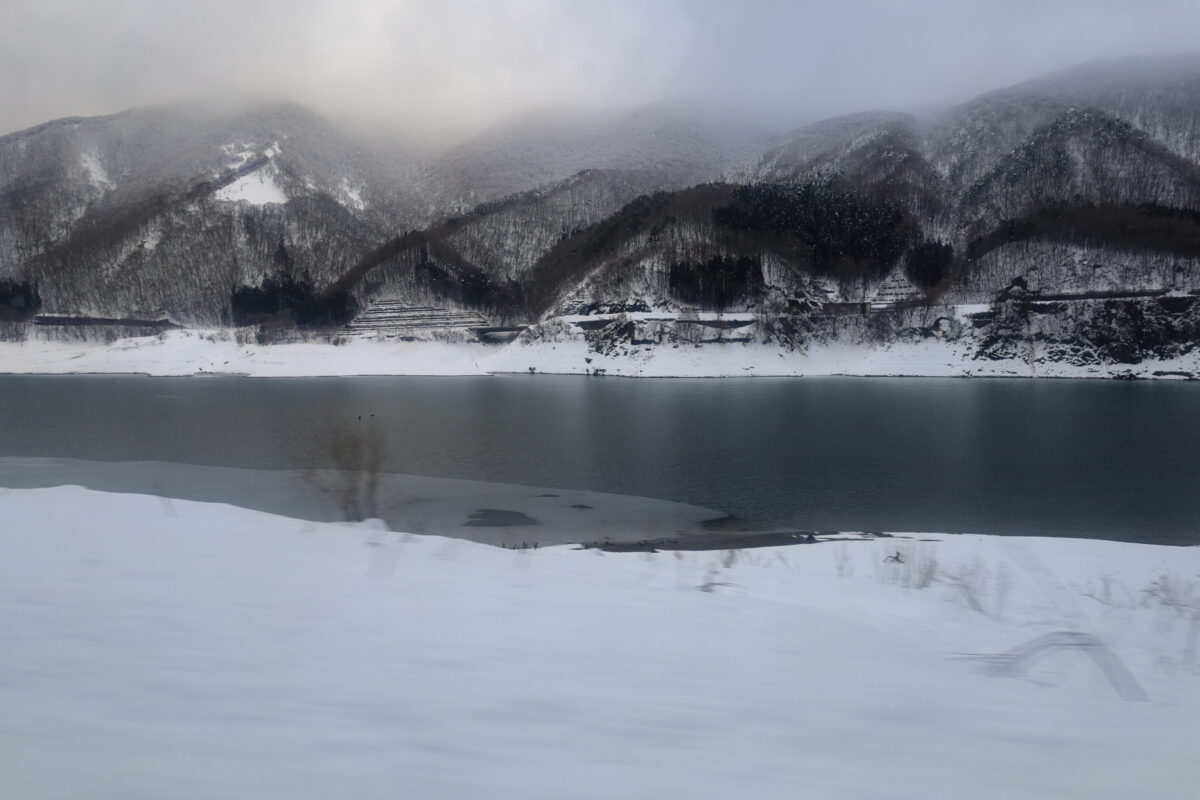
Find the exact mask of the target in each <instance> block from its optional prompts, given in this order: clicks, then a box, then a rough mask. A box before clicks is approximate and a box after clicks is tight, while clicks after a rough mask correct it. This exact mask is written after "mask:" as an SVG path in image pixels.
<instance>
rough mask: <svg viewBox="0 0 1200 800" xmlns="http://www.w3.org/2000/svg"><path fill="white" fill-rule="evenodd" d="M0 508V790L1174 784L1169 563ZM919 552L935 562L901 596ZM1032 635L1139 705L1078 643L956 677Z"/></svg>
mask: <svg viewBox="0 0 1200 800" xmlns="http://www.w3.org/2000/svg"><path fill="white" fill-rule="evenodd" d="M0 519H3V520H4V524H3V526H2V527H0V543H2V544H3V553H4V557H3V558H0V619H3V630H4V646H3V647H0V675H2V676H3V679H2V680H0V785H3V786H4V787H5V795H6V796H9V797H14V798H15V797H19V798H23V800H39V799H40V798H66V797H81V796H89V797H146V798H151V797H152V798H156V799H162V798H197V799H199V798H205V799H207V798H214V797H253V798H256V799H258V800H272V799H273V798H281V799H283V798H286V800H297V799H299V798H329V797H353V798H363V799H366V800H370V799H371V798H396V797H429V798H432V797H436V798H445V799H448V800H454V799H455V798H480V797H494V798H522V800H539V799H545V800H551V799H552V798H553V799H555V800H557V799H558V798H578V799H579V800H588V799H589V798H597V799H599V798H616V797H623V798H665V797H687V798H722V799H724V798H733V797H745V798H943V797H969V798H973V800H989V799H991V798H996V799H997V800H1000V799H1002V800H1011V799H1012V798H1088V800H1098V799H1101V798H1114V799H1115V798H1121V800H1125V799H1126V798H1130V797H1147V798H1150V797H1152V798H1156V799H1158V800H1172V799H1174V798H1180V800H1182V798H1192V797H1194V796H1195V791H1196V787H1197V785H1198V783H1200V766H1198V765H1197V761H1196V759H1195V755H1194V752H1193V750H1194V737H1195V733H1196V719H1197V713H1198V712H1200V672H1198V671H1197V668H1196V665H1195V664H1194V663H1193V662H1190V661H1189V660H1188V657H1187V656H1185V655H1184V654H1183V647H1184V642H1185V629H1186V622H1185V621H1182V620H1181V619H1178V618H1175V617H1174V616H1172V615H1171V614H1164V613H1163V612H1162V610H1161V609H1157V610H1156V609H1155V608H1153V607H1143V606H1142V605H1140V604H1139V602H1138V600H1139V598H1140V597H1142V596H1143V595H1142V594H1141V592H1142V590H1143V589H1144V588H1145V587H1147V586H1149V585H1150V584H1151V583H1152V582H1153V581H1155V580H1161V579H1162V576H1169V578H1170V579H1171V580H1176V581H1180V582H1182V583H1180V584H1179V585H1180V586H1182V585H1184V584H1188V585H1190V586H1192V587H1193V588H1194V587H1195V586H1196V576H1197V573H1198V572H1200V549H1197V548H1168V547H1161V546H1150V545H1134V544H1122V543H1113V542H1098V541H1084V540H1070V539H1038V538H1001V537H985V536H960V537H953V536H950V537H927V538H932V539H936V541H918V540H916V539H899V538H897V539H891V540H878V541H860V542H845V543H832V544H819V545H801V546H795V547H791V548H771V549H761V550H747V551H741V552H738V553H735V554H734V555H733V556H732V557H729V556H728V555H727V554H724V553H681V554H679V555H678V556H677V555H676V554H673V553H657V554H623V555H615V554H600V553H598V552H596V551H581V550H575V549H571V548H565V547H563V548H549V549H541V550H537V551H511V550H502V549H498V548H493V547H489V546H486V545H479V544H474V543H470V542H465V541H459V540H450V539H443V538H439V537H423V536H412V535H404V534H397V533H391V532H388V531H385V530H383V529H381V527H380V526H379V525H378V524H374V523H365V524H361V525H347V524H323V525H317V524H312V523H302V522H299V521H297V520H294V519H285V518H282V517H276V516H271V515H267V514H262V513H257V512H251V511H247V510H244V509H238V508H234V507H232V506H226V505H220V504H207V503H194V502H186V501H171V500H167V499H163V498H156V497H149V496H143V495H115V494H105V493H101V492H92V491H88V490H84V489H82V488H79V487H58V488H53V489H35V490H7V491H5V490H0ZM897 551H899V552H901V553H902V554H903V555H904V556H905V563H904V564H895V563H889V562H887V561H885V559H886V558H887V557H888V556H889V555H891V554H892V553H894V552H897ZM933 559H936V566H937V573H938V575H939V576H940V577H939V579H938V580H936V581H935V582H933V583H932V584H931V585H930V586H929V587H928V588H924V589H918V588H906V586H909V587H911V586H912V584H913V579H914V578H915V577H917V576H919V575H920V574H921V565H922V564H928V563H930V562H931V560H933ZM729 561H732V563H731V564H730V565H729V566H727V567H726V566H722V563H723V562H729ZM971 576H974V577H971ZM961 584H968V585H971V586H973V589H972V590H971V591H972V592H974V595H975V596H976V599H977V600H978V604H979V605H980V607H981V609H982V610H979V611H977V610H973V609H972V608H971V607H970V603H968V602H967V600H966V597H967V595H968V592H967V591H966V590H963V589H962V588H961ZM705 585H707V586H708V588H710V589H712V591H708V592H705V591H698V587H701V586H705ZM1105 587H1107V588H1105ZM1089 595H1091V596H1089ZM1171 623H1173V624H1171ZM1056 631H1083V632H1087V633H1089V634H1091V635H1093V636H1095V637H1097V639H1096V640H1095V641H1098V642H1100V643H1102V646H1103V647H1105V648H1107V651H1106V652H1108V653H1110V654H1111V655H1112V656H1113V657H1114V658H1115V660H1116V661H1117V662H1119V663H1120V664H1122V665H1123V666H1124V667H1126V668H1127V669H1128V670H1129V671H1130V672H1131V673H1132V676H1133V679H1134V681H1136V683H1137V684H1138V686H1139V687H1140V688H1141V689H1142V690H1144V692H1145V693H1146V694H1147V695H1148V696H1149V700H1148V701H1147V702H1136V701H1131V700H1127V699H1121V698H1120V697H1118V695H1117V692H1116V690H1115V688H1114V684H1112V683H1111V682H1110V681H1109V680H1108V679H1107V678H1105V677H1104V675H1103V674H1102V673H1101V671H1100V670H1099V669H1098V668H1097V666H1096V663H1095V662H1094V661H1093V660H1092V659H1091V658H1090V657H1088V652H1090V651H1088V652H1085V651H1083V650H1080V649H1067V650H1060V651H1057V652H1053V653H1050V654H1048V655H1046V656H1045V658H1043V659H1042V660H1041V661H1039V662H1037V663H1036V664H1035V665H1033V666H1032V667H1030V668H1028V669H1026V670H1023V671H1021V672H1019V673H1017V674H1016V675H1013V676H1000V675H996V674H991V673H989V672H987V671H986V670H985V669H984V667H985V665H986V664H988V663H990V662H989V661H988V660H986V659H984V658H981V657H979V656H982V655H984V654H997V653H1003V652H1005V651H1007V650H1009V649H1010V648H1012V647H1015V646H1018V645H1021V644H1023V643H1025V642H1028V641H1029V640H1031V639H1033V638H1034V637H1037V636H1039V635H1042V634H1045V633H1050V632H1056Z"/></svg>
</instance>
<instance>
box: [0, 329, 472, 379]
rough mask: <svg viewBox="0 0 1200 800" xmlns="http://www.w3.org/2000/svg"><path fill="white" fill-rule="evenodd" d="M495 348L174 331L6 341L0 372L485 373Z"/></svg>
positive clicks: (0, 353)
mask: <svg viewBox="0 0 1200 800" xmlns="http://www.w3.org/2000/svg"><path fill="white" fill-rule="evenodd" d="M495 350H496V348H495V347H490V348H489V347H487V346H485V345H471V344H448V343H442V342H402V343H394V342H393V343H386V342H374V341H369V340H363V341H352V342H349V343H347V344H345V345H332V344H326V343H324V342H305V343H295V344H274V345H266V346H264V345H258V344H238V343H237V342H236V341H234V340H233V337H232V336H231V335H230V334H229V332H228V331H220V332H218V331H198V330H172V331H168V332H166V333H164V334H162V335H161V336H142V337H134V338H128V339H118V340H117V341H116V342H113V343H112V344H110V345H104V344H100V343H95V342H92V343H80V342H65V341H46V340H41V339H31V340H28V341H25V342H21V343H11V342H10V343H0V374H3V373H21V374H47V375H51V374H54V375H57V374H72V373H144V374H147V375H215V374H237V375H253V376H257V377H299V376H306V375H482V374H484V373H485V372H486V369H485V368H484V367H483V366H482V365H483V364H484V363H485V359H486V358H487V357H489V356H491V355H493V354H494V352H495Z"/></svg>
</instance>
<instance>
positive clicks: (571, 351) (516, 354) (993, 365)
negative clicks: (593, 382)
mask: <svg viewBox="0 0 1200 800" xmlns="http://www.w3.org/2000/svg"><path fill="white" fill-rule="evenodd" d="M970 351H971V348H970V346H969V345H967V344H964V343H959V342H945V341H941V340H938V339H932V338H931V339H928V340H926V341H921V342H893V343H891V344H887V345H878V346H866V345H853V344H839V343H832V344H813V345H811V346H810V347H809V348H808V349H807V350H789V349H786V348H781V347H779V346H777V345H774V344H761V343H758V342H745V343H743V342H730V343H726V344H702V345H686V344H680V345H669V344H668V345H655V346H641V347H637V346H633V347H629V348H627V349H625V350H622V351H620V352H618V353H601V352H597V351H596V350H595V349H593V348H591V347H590V346H589V344H588V343H587V342H586V341H581V340H574V341H559V342H550V341H535V342H532V343H526V342H522V341H517V342H514V343H513V344H511V345H509V346H508V347H506V348H505V349H504V350H502V351H500V352H499V353H497V354H496V355H495V356H493V357H492V358H490V359H489V360H488V361H487V362H486V366H487V369H488V370H489V371H491V372H528V371H529V370H530V369H531V368H532V369H533V370H534V371H536V372H548V373H556V374H577V375H587V374H601V375H620V376H624V377H639V378H723V377H800V376H810V377H820V376H835V375H846V376H862V377H870V376H877V377H889V376H896V377H906V376H910V377H929V378H939V377H940V378H959V377H963V378H965V377H993V378H1039V377H1040V378H1114V377H1122V378H1129V377H1136V378H1167V379H1187V378H1189V377H1191V378H1193V379H1194V378H1200V350H1197V351H1196V352H1194V353H1192V354H1190V355H1189V356H1185V357H1182V358H1175V359H1168V360H1150V359H1147V360H1145V361H1143V362H1141V363H1140V364H1088V365H1085V366H1076V365H1073V364H1068V363H1054V362H1050V363H1034V364H1032V365H1030V364H1029V363H1027V362H1025V361H1022V360H1019V359H1002V360H994V361H993V360H988V359H975V358H972V357H971V352H970ZM597 370H599V373H597Z"/></svg>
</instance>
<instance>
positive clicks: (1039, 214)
mask: <svg viewBox="0 0 1200 800" xmlns="http://www.w3.org/2000/svg"><path fill="white" fill-rule="evenodd" d="M1030 239H1045V240H1049V241H1055V242H1065V243H1069V244H1088V245H1101V246H1106V247H1113V248H1117V249H1121V250H1134V251H1138V250H1143V251H1150V252H1156V253H1171V254H1173V255H1179V256H1185V257H1190V258H1195V257H1200V212H1197V211H1192V210H1190V209H1178V208H1167V207H1165V206H1157V205H1148V204H1143V205H1096V204H1093V203H1085V204H1079V205H1055V206H1047V207H1045V208H1042V209H1040V210H1038V211H1036V212H1034V213H1033V214H1030V215H1029V216H1026V217H1021V218H1019V219H1010V220H1005V221H1004V222H1002V223H1001V224H1000V225H999V226H998V227H997V228H996V229H995V230H993V231H992V232H990V233H988V234H985V235H984V236H980V237H978V238H976V239H973V240H972V241H971V242H970V243H969V244H968V245H967V258H968V259H972V260H974V259H978V258H981V257H983V256H984V255H986V254H987V253H989V252H991V251H992V250H995V249H996V248H998V247H1003V246H1004V245H1006V244H1010V243H1012V242H1020V241H1026V240H1030Z"/></svg>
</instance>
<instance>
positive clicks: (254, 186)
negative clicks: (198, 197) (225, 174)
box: [213, 164, 288, 206]
mask: <svg viewBox="0 0 1200 800" xmlns="http://www.w3.org/2000/svg"><path fill="white" fill-rule="evenodd" d="M213 196H214V197H216V199H218V200H227V201H230V202H235V203H236V202H245V203H250V204H251V205H256V206H262V205H266V204H267V203H286V202H287V201H288V196H287V195H286V194H285V193H284V191H283V189H281V188H280V187H279V184H278V183H276V182H275V176H274V174H273V169H272V167H271V165H269V164H268V165H266V166H264V167H261V168H259V169H256V170H255V171H254V172H251V173H250V174H248V175H243V176H242V177H240V178H238V179H237V180H236V181H234V182H233V183H231V184H229V185H228V186H224V187H222V188H220V189H218V190H217V191H216V192H215V193H214V195H213Z"/></svg>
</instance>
